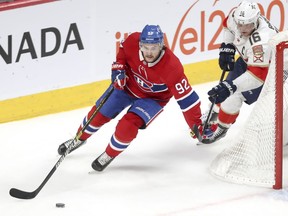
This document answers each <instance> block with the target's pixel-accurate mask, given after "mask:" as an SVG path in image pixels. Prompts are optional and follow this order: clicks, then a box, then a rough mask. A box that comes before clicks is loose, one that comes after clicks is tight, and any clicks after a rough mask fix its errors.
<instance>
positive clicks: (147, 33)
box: [140, 25, 164, 46]
mask: <svg viewBox="0 0 288 216" xmlns="http://www.w3.org/2000/svg"><path fill="white" fill-rule="evenodd" d="M163 39H164V37H163V32H162V30H161V28H160V26H159V25H146V26H145V27H144V29H143V30H142V32H141V35H140V43H143V44H145V43H146V44H160V46H163V44H164V40H163Z"/></svg>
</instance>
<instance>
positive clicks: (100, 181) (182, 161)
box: [0, 82, 288, 216]
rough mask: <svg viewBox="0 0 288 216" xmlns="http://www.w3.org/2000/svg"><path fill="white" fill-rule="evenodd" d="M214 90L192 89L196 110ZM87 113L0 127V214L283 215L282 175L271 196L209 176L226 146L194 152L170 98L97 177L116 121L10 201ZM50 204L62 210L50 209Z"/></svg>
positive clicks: (44, 168)
mask: <svg viewBox="0 0 288 216" xmlns="http://www.w3.org/2000/svg"><path fill="white" fill-rule="evenodd" d="M215 84H216V82H215V83H214V82H212V83H207V84H203V85H197V86H194V88H195V89H196V91H197V92H198V94H199V95H200V97H201V99H202V110H203V112H204V111H205V110H206V107H207V103H208V99H207V96H206V92H207V90H208V89H210V88H211V87H212V86H214V85H215ZM251 108H252V106H247V105H244V106H243V108H242V110H241V114H240V116H239V119H238V121H237V123H236V124H234V125H233V126H232V128H231V129H230V130H229V132H228V135H227V136H226V137H225V139H227V140H229V139H231V138H233V136H235V134H236V133H237V131H238V130H240V129H241V127H242V126H243V124H244V121H245V119H246V116H247V115H248V113H249V112H250V111H251ZM89 109H90V107H87V108H83V109H79V110H74V111H70V112H64V113H58V114H53V115H47V116H43V117H38V118H33V119H29V120H23V121H15V122H10V123H5V124H0V133H1V151H0V163H1V166H0V174H1V178H0V215H1V216H36V215H37V216H38V215H41V216H79V215H84V216H90V215H91V216H96V215H105V216H110V215H111V216H112V215H113V216H122V215H123V216H124V215H125V216H130V215H131V216H142V215H143V216H178V215H179V216H180V215H181V216H182V215H189V216H204V215H205V216H217V215H221V216H226V215H227V216H228V215H229V216H231V215H233V216H238V215H239V216H240V215H241V216H243V215H247V216H250V215H264V214H265V215H275V216H282V215H285V216H286V215H287V214H288V213H287V212H288V190H287V184H288V181H287V179H288V178H287V176H285V182H284V189H283V190H278V191H276V190H273V189H270V188H262V187H254V186H245V185H236V184H232V183H227V182H222V181H220V180H218V179H215V178H214V177H213V176H211V175H210V174H209V172H208V167H209V164H210V162H211V161H212V160H213V159H214V158H215V156H216V155H217V154H218V153H220V152H221V151H222V150H223V149H224V148H225V146H226V145H228V144H229V143H221V144H220V143H215V144H213V145H202V146H196V143H197V142H196V140H193V139H192V138H191V137H190V136H189V129H188V128H187V125H186V123H185V120H184V118H183V116H182V113H181V111H180V109H179V108H178V105H177V104H176V102H175V101H174V100H172V101H171V102H170V103H169V104H168V105H167V107H166V108H165V111H164V112H163V113H162V114H161V115H160V116H159V117H158V118H157V119H156V120H155V121H154V122H153V123H152V124H151V125H150V126H149V127H148V128H147V129H146V130H142V131H140V132H139V134H138V137H137V138H136V139H135V140H134V141H133V142H132V144H131V145H130V146H129V148H128V149H127V150H126V151H125V152H124V153H122V154H121V155H120V156H119V157H117V158H116V159H115V160H114V161H113V162H112V163H111V164H110V166H109V167H108V168H107V169H106V170H105V171H103V172H101V173H97V172H96V171H95V172H93V171H92V168H91V162H92V161H93V160H94V159H95V158H96V157H97V156H98V155H99V154H100V153H102V152H103V151H104V149H105V148H106V145H107V144H108V141H109V139H110V137H111V135H112V133H113V132H114V128H115V125H116V122H117V121H118V119H119V117H120V116H119V117H118V118H117V119H115V120H113V121H112V122H110V123H109V124H107V125H105V126H103V128H101V130H100V131H98V132H97V133H96V134H94V135H93V136H92V137H91V138H90V139H89V141H88V143H87V145H86V146H85V147H82V148H80V149H78V150H77V151H75V152H73V153H72V154H71V155H68V156H67V157H66V158H65V160H64V161H63V162H62V163H61V165H60V166H59V167H58V169H57V170H56V172H55V173H54V175H53V176H52V177H51V179H50V180H49V181H48V183H47V184H46V185H45V186H44V188H43V189H42V190H41V191H40V193H39V194H38V196H37V197H36V198H34V199H31V200H19V199H15V198H13V197H11V196H10V195H9V190H10V188H12V187H15V188H18V189H22V190H25V191H33V190H35V189H36V188H37V187H38V186H39V185H40V183H41V182H42V181H43V180H44V178H45V177H46V175H47V174H48V173H49V171H50V170H51V169H52V168H53V166H54V165H55V163H56V162H57V160H58V159H59V156H58V155H57V148H58V145H59V144H61V143H62V142H63V141H65V140H67V139H69V138H73V136H74V133H75V131H76V129H77V128H78V126H79V124H80V122H81V121H82V118H83V117H84V116H85V115H86V113H87V112H88V110H89ZM284 168H286V169H287V167H284ZM91 171H92V173H91ZM58 202H62V203H65V205H66V207H65V208H56V207H55V204H56V203H58Z"/></svg>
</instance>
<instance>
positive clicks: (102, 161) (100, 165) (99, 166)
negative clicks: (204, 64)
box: [92, 152, 114, 171]
mask: <svg viewBox="0 0 288 216" xmlns="http://www.w3.org/2000/svg"><path fill="white" fill-rule="evenodd" d="M113 159H114V157H110V156H109V155H108V154H106V152H104V153H102V154H101V155H100V156H99V157H98V158H97V159H96V160H94V161H93V163H92V168H93V169H94V170H96V171H103V170H104V169H105V168H106V167H107V166H108V165H109V164H110V163H111V162H112V160H113Z"/></svg>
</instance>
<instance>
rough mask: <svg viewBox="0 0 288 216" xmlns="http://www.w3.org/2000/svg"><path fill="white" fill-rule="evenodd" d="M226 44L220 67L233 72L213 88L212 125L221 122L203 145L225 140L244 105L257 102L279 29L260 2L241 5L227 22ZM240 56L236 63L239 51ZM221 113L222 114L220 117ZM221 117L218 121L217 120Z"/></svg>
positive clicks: (220, 54) (223, 44) (210, 96)
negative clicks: (265, 15) (260, 6)
mask: <svg viewBox="0 0 288 216" xmlns="http://www.w3.org/2000/svg"><path fill="white" fill-rule="evenodd" d="M223 27H224V42H223V43H222V44H221V47H220V50H219V51H220V52H219V66H220V68H221V69H222V70H224V71H230V72H229V74H228V76H227V78H226V80H225V81H223V82H221V83H220V84H219V85H217V86H215V87H214V88H212V89H211V90H210V91H209V92H208V95H209V100H210V101H211V102H212V103H213V102H215V103H216V104H217V105H218V106H214V107H213V113H212V115H211V119H210V122H213V121H215V119H216V121H217V122H218V128H217V130H216V131H215V133H214V134H213V136H210V137H208V138H207V139H203V140H202V143H205V144H209V143H213V142H215V141H217V140H219V139H221V138H222V137H224V136H225V135H226V133H227V131H228V129H229V127H230V126H231V125H232V124H233V123H234V122H235V121H236V119H237V117H238V115H239V112H240V109H241V106H242V104H243V102H245V103H247V104H248V105H250V104H252V103H254V102H255V101H256V100H257V99H258V96H259V94H260V92H261V89H262V86H263V83H264V82H265V79H266V76H267V73H268V68H269V64H270V60H271V57H272V50H271V48H270V47H269V45H268V41H269V39H270V38H271V37H273V36H274V35H275V34H277V32H278V30H277V28H276V27H274V26H273V25H272V24H271V23H270V22H269V20H267V18H265V17H264V16H262V15H261V14H260V10H259V7H258V5H257V3H251V2H248V1H243V2H241V3H240V4H239V5H238V7H236V8H235V9H233V10H232V11H231V13H230V14H229V15H228V17H227V18H226V19H225V20H224V23H223ZM236 50H237V51H238V53H239V55H240V57H239V58H238V59H237V61H236V62H235V63H234V55H235V51H236ZM218 113H219V114H218ZM217 117H218V119H217Z"/></svg>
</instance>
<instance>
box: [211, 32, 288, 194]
mask: <svg viewBox="0 0 288 216" xmlns="http://www.w3.org/2000/svg"><path fill="white" fill-rule="evenodd" d="M287 41H288V31H283V32H280V33H278V34H277V35H276V36H275V37H273V38H272V39H271V40H270V42H269V44H270V45H271V47H273V57H272V62H271V65H270V67H269V72H268V75H267V79H266V81H265V84H264V86H263V89H262V91H261V94H260V96H259V98H258V100H257V102H256V104H255V105H254V107H253V110H252V111H251V113H250V115H249V117H248V118H247V121H246V123H245V125H244V127H243V129H242V130H241V131H240V133H239V134H238V135H237V136H236V137H234V138H233V140H232V141H231V143H229V144H228V147H227V148H226V149H225V150H224V151H223V152H221V153H220V154H219V155H217V157H216V158H215V159H214V160H213V161H212V163H211V165H210V172H211V173H212V175H214V176H216V177H217V178H220V179H222V180H225V181H229V182H233V183H238V184H248V185H257V186H267V187H273V188H274V189H280V188H282V166H283V145H285V144H286V143H287V142H288V139H287V125H288V112H287V108H288V81H287V80H286V79H287V73H288V42H287ZM283 119H284V121H283ZM283 128H285V129H284V130H283Z"/></svg>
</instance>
